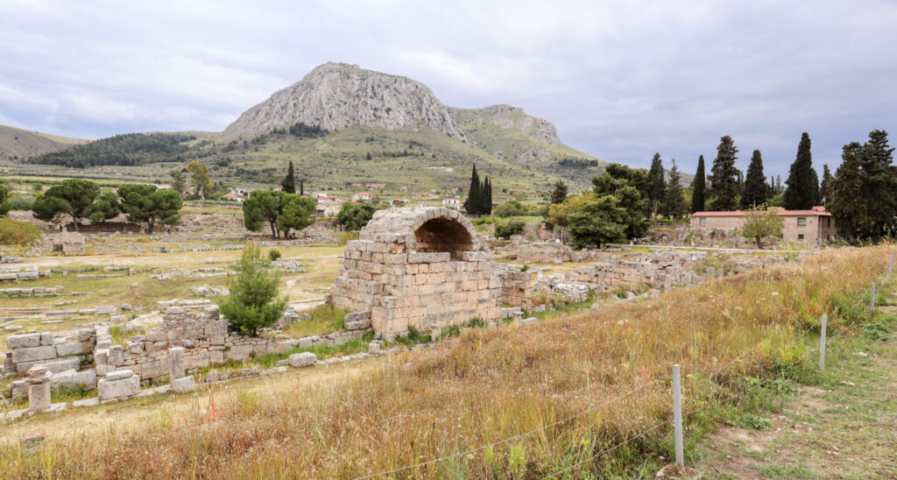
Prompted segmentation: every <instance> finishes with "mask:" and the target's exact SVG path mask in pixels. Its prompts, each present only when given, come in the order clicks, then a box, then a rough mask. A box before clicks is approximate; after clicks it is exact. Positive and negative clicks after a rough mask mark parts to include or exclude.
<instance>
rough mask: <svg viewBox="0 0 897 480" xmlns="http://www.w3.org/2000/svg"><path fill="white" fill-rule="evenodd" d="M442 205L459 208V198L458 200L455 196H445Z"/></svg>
mask: <svg viewBox="0 0 897 480" xmlns="http://www.w3.org/2000/svg"><path fill="white" fill-rule="evenodd" d="M442 206H443V207H445V208H451V209H454V210H458V209H459V208H461V200H458V199H457V198H446V199H445V200H443V201H442Z"/></svg>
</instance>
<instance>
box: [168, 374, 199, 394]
mask: <svg viewBox="0 0 897 480" xmlns="http://www.w3.org/2000/svg"><path fill="white" fill-rule="evenodd" d="M193 390H196V380H194V378H193V375H189V376H186V377H180V378H176V379H173V380H172V381H171V391H172V392H174V393H186V392H192V391H193Z"/></svg>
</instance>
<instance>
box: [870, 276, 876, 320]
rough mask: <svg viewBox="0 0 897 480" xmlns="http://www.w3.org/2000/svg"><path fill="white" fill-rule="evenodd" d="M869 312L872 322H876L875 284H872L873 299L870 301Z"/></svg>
mask: <svg viewBox="0 0 897 480" xmlns="http://www.w3.org/2000/svg"><path fill="white" fill-rule="evenodd" d="M869 311H870V312H871V316H872V320H875V282H872V298H871V299H870V300H869Z"/></svg>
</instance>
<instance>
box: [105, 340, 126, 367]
mask: <svg viewBox="0 0 897 480" xmlns="http://www.w3.org/2000/svg"><path fill="white" fill-rule="evenodd" d="M108 355H109V356H108V359H107V363H109V365H114V366H116V367H117V366H120V365H122V364H124V363H125V349H124V347H122V346H121V345H113V346H111V347H109V353H108Z"/></svg>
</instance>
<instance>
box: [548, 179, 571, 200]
mask: <svg viewBox="0 0 897 480" xmlns="http://www.w3.org/2000/svg"><path fill="white" fill-rule="evenodd" d="M567 190H568V188H567V184H566V183H564V181H563V180H558V181H557V182H555V184H554V190H552V191H551V204H553V205H554V204H559V203H564V200H566V199H567Z"/></svg>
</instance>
